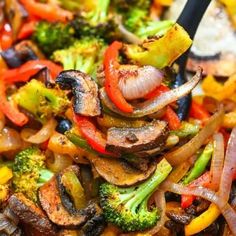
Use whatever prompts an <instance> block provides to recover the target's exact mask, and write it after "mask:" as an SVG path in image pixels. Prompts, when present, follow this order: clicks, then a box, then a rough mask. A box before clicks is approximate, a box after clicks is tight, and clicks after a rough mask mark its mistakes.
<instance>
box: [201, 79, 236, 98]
mask: <svg viewBox="0 0 236 236" xmlns="http://www.w3.org/2000/svg"><path fill="white" fill-rule="evenodd" d="M202 89H203V91H204V92H205V94H206V95H207V96H210V97H213V98H215V99H217V100H219V101H222V100H224V99H231V97H232V96H233V95H234V94H235V93H236V75H233V76H231V77H230V78H229V79H228V80H227V81H226V82H225V83H224V84H221V83H219V82H218V81H216V79H215V78H214V77H213V76H212V75H208V76H207V77H206V78H205V79H204V80H203V82H202Z"/></svg>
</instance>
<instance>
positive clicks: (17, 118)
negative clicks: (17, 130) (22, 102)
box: [0, 79, 28, 126]
mask: <svg viewBox="0 0 236 236" xmlns="http://www.w3.org/2000/svg"><path fill="white" fill-rule="evenodd" d="M0 100H1V102H0V110H1V111H2V112H3V114H4V115H5V116H6V117H7V118H8V119H9V120H11V121H12V122H13V123H14V124H15V125H17V126H23V125H25V124H26V123H27V122H28V117H27V116H26V115H25V114H24V113H21V112H20V111H19V110H18V109H17V107H16V106H15V105H14V104H13V103H11V102H9V101H8V100H7V97H6V87H5V83H4V81H3V80H2V79H0Z"/></svg>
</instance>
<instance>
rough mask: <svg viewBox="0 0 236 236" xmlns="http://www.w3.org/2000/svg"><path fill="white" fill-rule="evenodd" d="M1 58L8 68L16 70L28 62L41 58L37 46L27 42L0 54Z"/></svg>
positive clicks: (22, 42)
mask: <svg viewBox="0 0 236 236" xmlns="http://www.w3.org/2000/svg"><path fill="white" fill-rule="evenodd" d="M1 56H2V57H3V59H4V60H5V62H6V63H7V65H8V67H10V68H16V67H19V66H21V65H22V64H24V63H25V62H27V61H29V60H36V59H38V58H39V57H41V53H40V52H39V50H38V48H37V46H36V45H35V44H33V43H32V42H31V41H29V40H24V41H21V42H20V43H18V44H16V45H14V46H12V47H11V48H9V49H7V50H6V51H3V52H1Z"/></svg>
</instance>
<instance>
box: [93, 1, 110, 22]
mask: <svg viewBox="0 0 236 236" xmlns="http://www.w3.org/2000/svg"><path fill="white" fill-rule="evenodd" d="M109 5H110V0H98V1H97V6H96V10H95V12H94V14H93V16H92V17H91V20H90V22H91V24H92V25H97V24H99V23H103V22H105V21H106V18H107V13H108V7H109Z"/></svg>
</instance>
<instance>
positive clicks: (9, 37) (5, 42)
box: [0, 23, 13, 50]
mask: <svg viewBox="0 0 236 236" xmlns="http://www.w3.org/2000/svg"><path fill="white" fill-rule="evenodd" d="M12 43H13V34H12V28H11V26H10V24H8V23H5V24H4V25H3V27H2V29H1V32H0V45H1V48H2V50H7V49H8V48H10V47H11V45H12Z"/></svg>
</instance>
